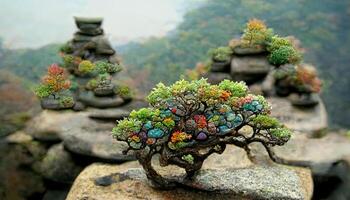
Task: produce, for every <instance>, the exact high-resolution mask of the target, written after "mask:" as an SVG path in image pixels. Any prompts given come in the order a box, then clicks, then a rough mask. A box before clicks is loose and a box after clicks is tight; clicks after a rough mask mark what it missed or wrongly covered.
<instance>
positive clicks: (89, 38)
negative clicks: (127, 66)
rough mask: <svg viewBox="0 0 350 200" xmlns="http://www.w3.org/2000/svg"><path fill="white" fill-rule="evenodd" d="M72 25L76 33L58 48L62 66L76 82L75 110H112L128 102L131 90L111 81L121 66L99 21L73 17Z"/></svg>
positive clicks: (97, 19) (98, 19)
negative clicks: (87, 108)
mask: <svg viewBox="0 0 350 200" xmlns="http://www.w3.org/2000/svg"><path fill="white" fill-rule="evenodd" d="M75 22H76V24H77V27H78V28H79V30H78V31H77V32H76V33H75V35H74V38H73V39H72V40H71V41H69V42H67V43H66V44H65V45H63V46H62V47H61V55H62V58H63V66H64V67H65V68H66V69H67V70H68V71H69V72H70V73H71V74H72V80H73V81H74V83H75V85H74V86H75V87H74V88H73V90H75V94H76V98H77V101H78V106H76V108H75V109H77V110H81V109H83V108H84V107H85V106H89V107H95V108H101V109H106V108H115V107H120V106H122V105H125V104H126V103H128V102H130V101H131V98H132V95H131V91H130V89H129V88H128V87H127V86H124V85H122V84H119V83H117V82H116V81H115V80H114V76H115V75H116V74H117V73H118V72H120V71H121V70H122V66H121V64H120V61H119V59H118V57H117V55H116V52H115V51H114V50H113V48H112V47H111V45H110V43H109V42H108V40H107V39H106V37H105V35H104V34H103V30H102V28H101V24H102V18H83V17H76V18H75Z"/></svg>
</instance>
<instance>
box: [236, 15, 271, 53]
mask: <svg viewBox="0 0 350 200" xmlns="http://www.w3.org/2000/svg"><path fill="white" fill-rule="evenodd" d="M272 34H273V31H272V29H270V28H267V26H266V24H265V23H264V22H263V21H261V20H259V19H251V20H249V21H248V23H247V24H246V27H245V29H244V30H243V35H242V37H241V40H242V45H243V46H245V47H262V46H265V45H266V43H268V42H269V41H270V40H271V37H272Z"/></svg>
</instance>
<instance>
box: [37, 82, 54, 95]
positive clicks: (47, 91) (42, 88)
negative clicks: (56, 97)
mask: <svg viewBox="0 0 350 200" xmlns="http://www.w3.org/2000/svg"><path fill="white" fill-rule="evenodd" d="M34 93H35V94H36V96H38V97H39V98H45V97H48V96H50V95H51V94H52V93H53V91H52V89H51V88H50V86H48V85H38V86H37V87H36V88H35V90H34Z"/></svg>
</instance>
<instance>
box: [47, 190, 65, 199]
mask: <svg viewBox="0 0 350 200" xmlns="http://www.w3.org/2000/svg"><path fill="white" fill-rule="evenodd" d="M68 191H69V188H63V189H49V190H47V191H46V192H45V194H44V196H43V199H42V200H65V199H66V197H67V194H68Z"/></svg>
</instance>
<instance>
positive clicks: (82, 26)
mask: <svg viewBox="0 0 350 200" xmlns="http://www.w3.org/2000/svg"><path fill="white" fill-rule="evenodd" d="M74 19H75V23H76V25H77V27H78V28H79V30H80V31H79V32H80V33H81V34H86V35H101V34H103V30H102V29H101V28H100V27H101V25H102V21H103V18H100V17H94V18H92V17H74Z"/></svg>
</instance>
